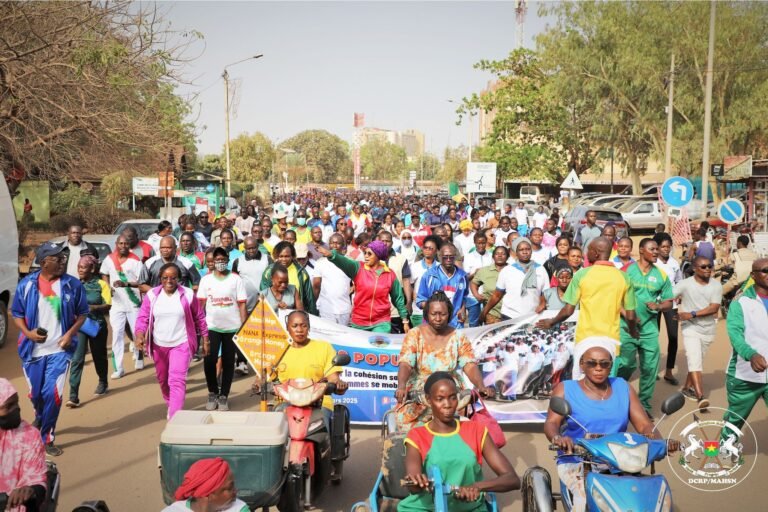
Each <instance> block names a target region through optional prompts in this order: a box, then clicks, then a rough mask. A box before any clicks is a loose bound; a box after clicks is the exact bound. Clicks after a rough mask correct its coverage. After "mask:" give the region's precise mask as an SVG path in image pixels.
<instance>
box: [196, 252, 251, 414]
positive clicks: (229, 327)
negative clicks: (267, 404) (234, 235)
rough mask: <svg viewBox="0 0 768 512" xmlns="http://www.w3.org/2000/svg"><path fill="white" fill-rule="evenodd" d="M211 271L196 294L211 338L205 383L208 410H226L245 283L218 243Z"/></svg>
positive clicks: (205, 361) (243, 320)
mask: <svg viewBox="0 0 768 512" xmlns="http://www.w3.org/2000/svg"><path fill="white" fill-rule="evenodd" d="M213 263H214V270H213V273H209V274H206V275H205V276H203V278H202V279H201V280H200V286H199V287H198V289H197V298H198V300H199V301H200V305H201V306H203V308H205V321H206V323H207V324H208V332H209V336H210V339H211V346H210V350H209V351H207V352H206V356H205V360H204V361H203V369H204V370H205V382H206V384H207V385H208V402H207V403H206V404H205V409H206V410H207V411H213V410H216V409H218V410H220V411H228V410H229V402H228V399H227V397H228V396H229V390H230V388H231V386H232V377H233V375H234V373H235V353H236V350H235V342H234V341H233V340H232V337H233V336H234V335H235V333H236V332H237V331H238V330H240V326H241V325H243V324H244V323H245V320H246V318H247V313H246V309H245V302H246V299H247V296H246V294H245V284H244V283H243V280H242V279H241V278H240V276H238V275H237V274H234V273H232V272H230V271H229V269H228V267H229V254H228V253H227V251H226V249H224V248H222V247H217V248H216V249H214V251H213ZM219 348H221V362H222V367H223V368H222V375H221V387H219V383H218V380H217V378H216V377H217V375H216V373H217V372H216V363H217V362H218V359H219Z"/></svg>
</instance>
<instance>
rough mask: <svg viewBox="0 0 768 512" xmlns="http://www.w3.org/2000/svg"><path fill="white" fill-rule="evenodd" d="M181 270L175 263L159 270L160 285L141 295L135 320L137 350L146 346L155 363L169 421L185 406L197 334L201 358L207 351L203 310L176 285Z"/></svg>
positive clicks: (190, 292) (181, 287) (184, 290)
mask: <svg viewBox="0 0 768 512" xmlns="http://www.w3.org/2000/svg"><path fill="white" fill-rule="evenodd" d="M180 276H181V271H180V270H179V267H177V266H176V264H175V263H166V264H165V265H163V266H162V267H161V268H160V283H161V284H160V286H157V287H155V288H152V289H151V290H150V291H149V292H147V294H146V295H145V296H144V300H143V301H142V303H141V309H140V310H139V315H138V317H137V318H136V340H135V341H136V347H137V348H138V349H139V350H143V349H144V347H145V346H146V347H147V351H148V352H149V355H150V356H151V357H152V359H154V361H155V373H156V374H157V380H158V382H159V383H160V391H161V392H162V394H163V400H165V403H167V404H168V419H171V418H172V417H173V415H174V414H176V411H178V410H179V409H182V408H183V407H184V396H185V395H186V393H187V370H189V363H190V361H191V360H192V356H193V355H194V354H195V352H196V351H197V335H198V334H200V335H201V336H202V339H203V355H204V356H207V355H208V351H209V349H210V346H209V341H208V326H207V325H206V323H205V310H204V309H203V308H201V307H200V305H199V303H198V301H197V300H196V299H195V294H194V292H193V291H192V290H191V289H190V288H185V287H183V286H181V285H179V278H180Z"/></svg>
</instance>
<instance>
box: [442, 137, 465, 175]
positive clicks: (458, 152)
mask: <svg viewBox="0 0 768 512" xmlns="http://www.w3.org/2000/svg"><path fill="white" fill-rule="evenodd" d="M467 156H468V151H467V147H466V146H459V147H457V148H450V147H448V148H445V152H444V153H443V168H442V169H441V170H440V173H439V174H438V179H439V180H440V181H443V182H445V183H448V182H449V181H456V182H459V181H465V180H466V179H467V162H468V158H467Z"/></svg>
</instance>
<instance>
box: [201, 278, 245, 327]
mask: <svg viewBox="0 0 768 512" xmlns="http://www.w3.org/2000/svg"><path fill="white" fill-rule="evenodd" d="M197 298H198V299H200V300H205V301H206V302H205V321H206V323H207V324H208V328H209V329H213V330H215V331H219V332H236V331H237V330H239V329H240V323H241V322H240V308H239V306H238V303H240V302H245V301H246V299H247V295H246V293H245V284H244V283H243V280H242V278H241V277H240V276H238V275H237V274H234V273H232V272H230V273H229V274H227V275H226V276H225V277H223V278H220V277H217V276H216V275H215V274H213V273H210V274H206V275H204V276H203V278H202V279H201V280H200V286H199V287H198V288H197Z"/></svg>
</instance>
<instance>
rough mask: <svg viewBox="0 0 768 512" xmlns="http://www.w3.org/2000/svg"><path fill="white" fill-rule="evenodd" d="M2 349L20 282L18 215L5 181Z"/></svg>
mask: <svg viewBox="0 0 768 512" xmlns="http://www.w3.org/2000/svg"><path fill="white" fill-rule="evenodd" d="M0 233H2V234H3V238H4V242H3V243H2V244H0V347H2V346H3V345H4V344H5V340H6V339H7V337H8V307H9V306H10V304H11V295H12V294H13V292H14V291H15V290H16V285H17V284H18V280H19V235H18V233H17V232H16V214H15V212H14V210H13V203H12V202H11V194H10V192H9V191H8V186H7V185H6V183H5V180H0Z"/></svg>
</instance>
